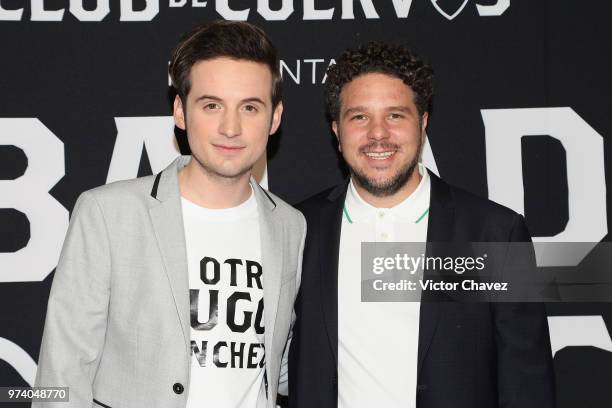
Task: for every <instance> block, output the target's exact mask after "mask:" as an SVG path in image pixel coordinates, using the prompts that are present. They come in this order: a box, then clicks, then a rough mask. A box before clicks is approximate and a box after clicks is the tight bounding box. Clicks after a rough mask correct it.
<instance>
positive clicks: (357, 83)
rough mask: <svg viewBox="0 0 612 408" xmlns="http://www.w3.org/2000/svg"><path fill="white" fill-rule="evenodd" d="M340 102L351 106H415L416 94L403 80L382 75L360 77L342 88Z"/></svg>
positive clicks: (369, 74) (374, 74) (373, 74)
mask: <svg viewBox="0 0 612 408" xmlns="http://www.w3.org/2000/svg"><path fill="white" fill-rule="evenodd" d="M340 101H341V103H342V107H343V108H348V107H350V106H349V105H360V106H369V105H371V104H385V103H386V104H394V105H407V106H414V93H413V92H412V89H410V87H409V86H408V85H406V84H405V83H404V82H403V81H402V80H401V79H399V78H397V77H394V76H391V75H387V74H382V73H368V74H363V75H359V76H358V77H355V78H353V80H352V81H351V82H349V83H347V84H346V85H344V87H343V88H342V93H341V94H340Z"/></svg>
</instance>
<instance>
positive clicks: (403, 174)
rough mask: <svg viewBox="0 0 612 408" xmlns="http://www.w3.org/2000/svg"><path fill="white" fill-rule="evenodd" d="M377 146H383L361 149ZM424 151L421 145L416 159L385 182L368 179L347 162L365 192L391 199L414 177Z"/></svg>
mask: <svg viewBox="0 0 612 408" xmlns="http://www.w3.org/2000/svg"><path fill="white" fill-rule="evenodd" d="M376 145H378V146H381V144H380V143H379V144H371V145H368V146H367V147H366V148H362V149H360V152H361V151H362V150H367V149H372V148H374V147H375V146H376ZM382 146H383V147H389V145H388V144H382ZM422 149H423V144H422V143H420V144H419V147H418V149H417V151H416V154H415V155H414V157H412V158H411V159H410V160H409V161H408V162H406V164H405V165H404V166H403V167H401V168H400V169H399V170H398V171H397V173H395V174H394V175H393V176H391V177H390V178H388V179H385V180H376V179H374V178H371V177H368V175H367V174H365V172H363V171H362V170H361V169H358V168H355V167H352V166H351V165H350V163H348V161H346V160H345V161H346V163H347V166H348V168H349V171H350V173H351V176H352V178H353V180H355V183H357V184H358V185H359V186H360V187H362V188H363V189H364V190H365V191H367V192H368V193H370V194H372V195H373V196H375V197H389V196H392V195H393V194H395V193H397V192H398V191H399V190H400V189H401V188H402V187H404V186H405V185H406V183H407V182H408V180H410V178H411V177H412V175H413V173H414V171H415V169H416V168H417V166H418V164H419V158H420V157H421V151H422Z"/></svg>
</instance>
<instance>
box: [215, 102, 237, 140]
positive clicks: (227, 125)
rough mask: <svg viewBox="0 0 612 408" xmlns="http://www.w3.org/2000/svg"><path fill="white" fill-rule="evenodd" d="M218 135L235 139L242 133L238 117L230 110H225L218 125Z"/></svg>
mask: <svg viewBox="0 0 612 408" xmlns="http://www.w3.org/2000/svg"><path fill="white" fill-rule="evenodd" d="M219 133H221V134H222V135H223V136H225V137H236V136H239V135H240V133H242V126H241V123H240V115H239V114H238V113H237V112H234V111H232V110H229V109H228V110H226V111H225V112H224V113H223V117H222V118H221V123H219Z"/></svg>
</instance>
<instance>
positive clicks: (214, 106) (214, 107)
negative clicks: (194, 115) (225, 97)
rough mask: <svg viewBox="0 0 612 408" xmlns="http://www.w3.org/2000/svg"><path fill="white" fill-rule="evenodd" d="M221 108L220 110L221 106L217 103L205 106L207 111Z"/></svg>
mask: <svg viewBox="0 0 612 408" xmlns="http://www.w3.org/2000/svg"><path fill="white" fill-rule="evenodd" d="M219 108H220V106H219V104H218V103H215V102H209V103H207V104H206V105H204V109H205V110H216V109H219Z"/></svg>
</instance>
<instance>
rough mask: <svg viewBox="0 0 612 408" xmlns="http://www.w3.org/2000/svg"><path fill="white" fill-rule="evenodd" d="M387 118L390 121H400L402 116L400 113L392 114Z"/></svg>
mask: <svg viewBox="0 0 612 408" xmlns="http://www.w3.org/2000/svg"><path fill="white" fill-rule="evenodd" d="M389 117H390V118H391V119H401V118H403V117H404V115H403V114H401V113H397V112H393V113H391V114H389Z"/></svg>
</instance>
